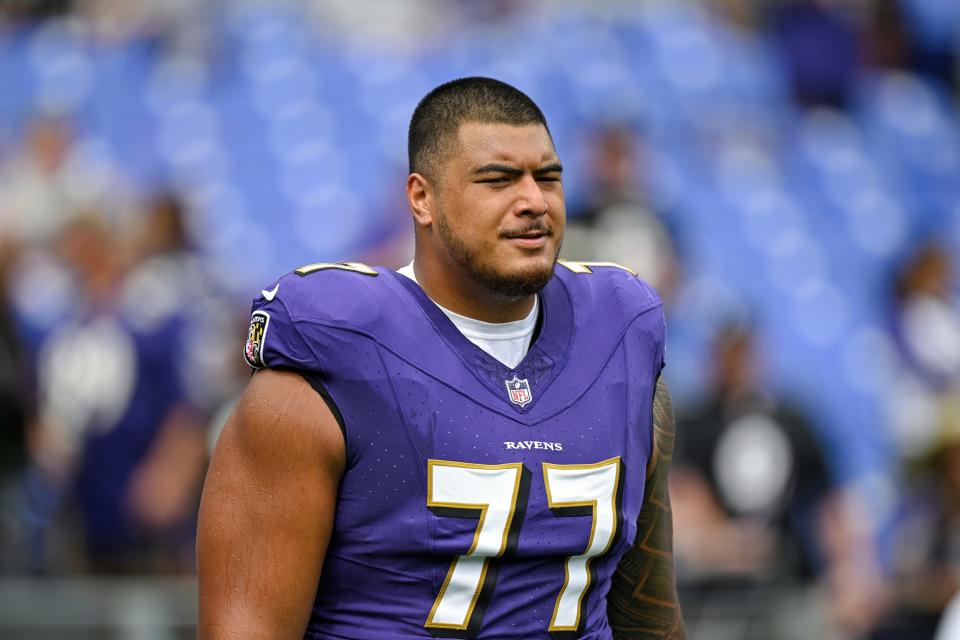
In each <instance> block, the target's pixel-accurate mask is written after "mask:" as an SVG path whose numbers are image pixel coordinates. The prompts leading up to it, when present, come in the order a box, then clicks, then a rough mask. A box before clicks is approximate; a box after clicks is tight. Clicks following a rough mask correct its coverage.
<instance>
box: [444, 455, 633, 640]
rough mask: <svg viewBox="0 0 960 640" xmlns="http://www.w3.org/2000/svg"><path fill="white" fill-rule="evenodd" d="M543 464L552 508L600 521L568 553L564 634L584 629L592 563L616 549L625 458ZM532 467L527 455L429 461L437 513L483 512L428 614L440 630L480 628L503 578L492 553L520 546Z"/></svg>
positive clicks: (560, 612) (556, 618)
mask: <svg viewBox="0 0 960 640" xmlns="http://www.w3.org/2000/svg"><path fill="white" fill-rule="evenodd" d="M542 467H543V482H544V486H545V488H546V492H547V502H548V506H549V507H550V510H551V511H553V513H554V514H555V515H557V516H589V517H590V518H591V521H592V526H591V527H590V536H589V539H588V540H586V543H585V545H584V551H583V553H581V554H579V555H574V556H569V557H567V558H566V560H565V561H564V582H563V586H562V587H561V588H560V591H559V593H558V594H557V600H556V604H555V605H554V608H553V615H552V617H551V618H550V625H549V629H548V630H549V631H550V632H551V633H554V634H557V635H561V636H562V635H566V634H565V633H564V632H566V633H568V634H570V635H577V634H578V632H579V631H581V625H582V623H583V622H584V620H583V613H582V605H583V601H584V598H585V597H586V595H587V593H588V592H589V590H590V587H591V586H592V582H593V576H592V573H591V571H590V563H591V561H592V560H593V559H594V558H596V557H598V556H601V555H603V554H605V553H606V552H607V551H609V549H610V547H611V545H612V543H613V541H614V539H615V538H616V535H617V531H618V529H619V522H620V509H619V504H618V501H619V488H620V485H621V482H622V464H621V462H620V458H619V457H615V458H610V459H608V460H603V461H602V462H597V463H595V464H552V463H547V462H544V463H543V464H542ZM529 475H530V474H529V471H528V470H527V469H526V467H524V465H523V464H522V463H519V462H517V463H511V464H497V465H487V464H471V463H466V462H451V461H447V460H429V461H428V463H427V506H428V507H430V509H431V510H433V512H434V513H436V514H437V515H441V516H452V517H461V518H463V517H472V518H478V520H479V522H478V524H477V529H476V532H475V533H474V536H473V543H472V544H471V546H470V548H469V549H468V550H467V552H466V553H465V554H463V555H460V556H456V557H455V558H454V560H453V562H452V563H451V565H450V570H449V571H447V576H446V578H445V579H444V581H443V586H441V587H440V593H439V594H438V595H437V598H436V600H435V601H434V603H433V608H432V609H431V610H430V614H429V616H428V617H427V621H426V624H425V626H426V627H427V628H428V629H431V630H434V631H435V632H439V633H437V635H445V634H443V633H442V632H443V631H448V632H450V635H455V636H463V635H466V636H473V635H474V634H475V633H476V632H477V631H478V630H479V628H480V625H481V623H482V620H483V614H484V611H485V609H486V604H487V602H488V601H489V598H490V596H491V595H492V592H493V586H494V584H495V582H496V575H495V573H496V571H495V570H493V571H491V559H492V558H497V557H500V556H503V555H505V554H509V553H510V552H511V551H512V550H513V549H514V548H515V547H516V543H517V538H518V535H519V528H520V527H519V523H520V521H521V520H522V511H523V509H525V508H526V503H527V493H528V491H529ZM518 511H520V512H521V516H520V517H516V516H517V512H518Z"/></svg>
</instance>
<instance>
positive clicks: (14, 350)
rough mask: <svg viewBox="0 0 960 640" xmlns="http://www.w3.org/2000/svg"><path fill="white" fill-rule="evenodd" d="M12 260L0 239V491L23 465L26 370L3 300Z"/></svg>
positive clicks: (9, 248) (15, 331)
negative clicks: (6, 480)
mask: <svg viewBox="0 0 960 640" xmlns="http://www.w3.org/2000/svg"><path fill="white" fill-rule="evenodd" d="M13 260H14V250H13V247H12V246H11V245H10V243H9V242H5V241H3V239H0V488H2V486H3V485H4V479H5V478H7V477H9V476H11V475H13V474H15V473H17V472H18V471H20V470H21V469H22V467H23V465H24V463H25V462H26V446H25V443H26V439H25V433H26V418H27V417H26V413H27V406H26V397H27V394H28V389H27V388H26V387H27V385H26V384H25V383H24V379H25V378H26V377H27V370H26V363H25V362H24V357H23V353H22V348H21V345H20V338H19V336H18V335H17V330H16V326H15V321H14V317H13V312H12V310H11V308H10V304H9V300H8V298H7V275H8V273H9V270H10V266H11V264H12V263H13Z"/></svg>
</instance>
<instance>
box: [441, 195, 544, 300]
mask: <svg viewBox="0 0 960 640" xmlns="http://www.w3.org/2000/svg"><path fill="white" fill-rule="evenodd" d="M436 223H437V225H436V226H437V233H438V234H439V235H440V240H441V241H442V242H443V244H444V246H445V247H446V249H447V252H448V253H449V254H450V257H451V258H453V260H454V261H455V262H456V263H457V264H458V265H459V266H460V268H462V269H463V271H464V272H465V273H466V274H467V276H468V277H469V278H470V279H471V280H473V281H474V282H476V283H477V284H479V285H480V286H482V287H484V288H485V289H487V290H489V291H490V292H492V293H494V294H496V295H498V296H503V297H506V298H522V297H525V296H530V295H533V294H535V293H537V292H539V291H540V290H541V289H543V288H544V287H545V286H547V283H548V282H550V278H552V277H553V266H554V264H555V263H556V261H557V257H558V256H559V255H560V247H559V246H557V251H556V253H555V254H554V256H553V260H552V261H551V263H550V265H549V266H548V267H533V268H529V269H520V270H516V271H513V272H505V271H501V270H499V269H497V266H496V265H495V264H488V263H486V262H485V261H483V260H481V259H480V258H479V257H478V256H477V253H476V252H475V251H472V250H471V249H470V248H469V247H468V246H467V245H466V244H465V243H464V242H463V240H461V239H460V238H459V237H458V236H457V235H456V234H455V233H454V232H453V230H452V229H451V228H450V226H449V225H447V221H446V216H445V215H444V214H442V213H441V214H440V215H438V216H436Z"/></svg>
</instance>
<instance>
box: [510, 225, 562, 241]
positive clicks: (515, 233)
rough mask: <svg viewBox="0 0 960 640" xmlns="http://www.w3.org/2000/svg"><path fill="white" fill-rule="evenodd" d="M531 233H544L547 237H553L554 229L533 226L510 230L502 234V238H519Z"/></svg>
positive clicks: (544, 226)
mask: <svg viewBox="0 0 960 640" xmlns="http://www.w3.org/2000/svg"><path fill="white" fill-rule="evenodd" d="M530 233H542V234H543V235H545V236H552V235H553V229H551V228H550V227H548V226H546V225H542V224H532V225H528V226H526V227H520V228H518V229H510V230H508V231H503V232H501V233H500V237H501V238H519V237H521V236H525V235H527V234H530Z"/></svg>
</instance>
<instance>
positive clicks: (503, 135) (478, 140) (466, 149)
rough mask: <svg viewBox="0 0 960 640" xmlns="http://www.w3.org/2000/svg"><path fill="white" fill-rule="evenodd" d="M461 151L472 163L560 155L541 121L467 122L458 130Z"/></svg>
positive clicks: (544, 159) (547, 158)
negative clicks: (529, 122)
mask: <svg viewBox="0 0 960 640" xmlns="http://www.w3.org/2000/svg"><path fill="white" fill-rule="evenodd" d="M458 137H459V142H460V145H459V146H460V154H461V155H462V156H463V159H464V160H466V161H467V162H469V163H471V164H472V163H473V162H477V161H483V162H487V161H493V160H497V161H504V162H515V163H528V162H547V161H551V160H554V161H555V160H556V159H557V153H556V150H555V149H554V147H553V141H552V140H551V139H550V134H549V133H548V132H547V129H546V127H544V126H543V125H542V124H539V123H531V124H522V125H512V124H504V123H482V122H465V123H463V124H462V125H460V129H459V131H458Z"/></svg>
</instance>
